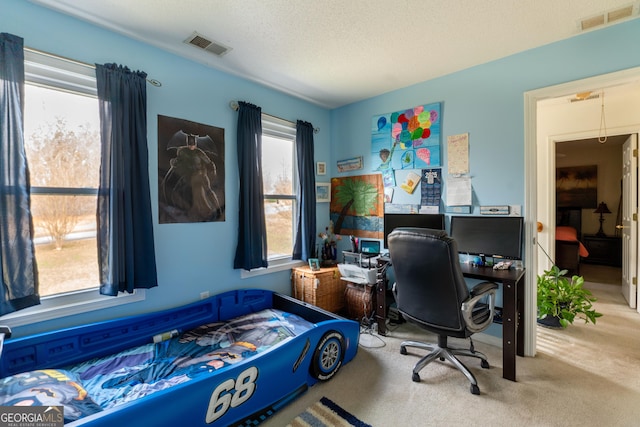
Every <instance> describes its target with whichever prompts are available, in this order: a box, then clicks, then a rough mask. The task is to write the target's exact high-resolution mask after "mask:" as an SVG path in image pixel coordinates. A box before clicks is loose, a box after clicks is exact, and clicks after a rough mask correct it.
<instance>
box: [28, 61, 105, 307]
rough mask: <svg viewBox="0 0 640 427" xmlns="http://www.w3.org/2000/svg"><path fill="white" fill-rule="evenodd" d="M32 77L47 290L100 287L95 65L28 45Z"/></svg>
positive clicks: (35, 184) (39, 252) (36, 191)
mask: <svg viewBox="0 0 640 427" xmlns="http://www.w3.org/2000/svg"><path fill="white" fill-rule="evenodd" d="M45 66H46V67H47V68H44V67H45ZM78 74H79V75H78ZM81 76H83V77H84V79H82V80H80V79H81ZM25 80H26V84H25V98H24V127H25V130H24V140H25V151H26V154H27V162H28V164H29V171H30V179H31V193H32V196H31V213H32V216H33V225H34V233H35V234H34V239H35V247H36V261H37V263H38V273H39V274H38V275H39V282H40V296H42V297H47V296H51V295H57V294H62V293H66V292H74V291H78V290H84V289H88V288H97V286H98V254H97V248H96V195H97V192H98V179H99V172H100V171H99V168H100V118H99V116H98V99H97V97H96V81H95V71H94V70H93V69H92V68H91V67H86V66H82V65H80V64H76V63H73V62H70V61H65V60H63V59H60V58H56V57H52V56H47V55H42V54H34V53H32V52H29V51H26V52H25ZM79 82H81V83H82V84H79Z"/></svg>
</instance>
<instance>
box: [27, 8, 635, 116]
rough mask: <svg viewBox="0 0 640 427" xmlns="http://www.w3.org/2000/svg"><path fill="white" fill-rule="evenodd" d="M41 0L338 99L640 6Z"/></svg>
mask: <svg viewBox="0 0 640 427" xmlns="http://www.w3.org/2000/svg"><path fill="white" fill-rule="evenodd" d="M30 1H31V2H32V3H35V4H39V5H42V6H45V7H49V8H52V9H54V10H57V11H60V12H63V13H66V14H69V15H72V16H76V17H78V18H81V19H84V20H87V21H89V22H92V23H94V24H96V25H99V26H103V27H106V28H108V29H111V30H113V31H116V32H118V33H121V34H124V35H127V36H129V37H132V38H134V39H137V40H140V41H143V42H146V43H148V44H151V45H154V46H157V47H160V48H162V49H164V50H167V51H169V52H172V53H175V54H177V55H180V56H183V57H186V58H189V59H191V60H193V61H197V62H200V63H203V64H205V65H207V66H210V67H212V68H216V69H219V70H223V71H226V72H229V73H232V74H235V75H238V76H242V77H244V78H247V79H250V80H252V81H256V82H259V83H261V84H264V85H267V86H269V87H272V88H275V89H277V90H280V91H283V92H286V93H289V94H292V95H294V96H297V97H300V98H302V99H306V100H308V101H311V102H313V103H315V104H318V105H321V106H324V107H328V108H335V107H339V106H342V105H345V104H349V103H352V102H355V101H359V100H362V99H366V98H369V97H372V96H376V95H379V94H382V93H385V92H389V91H392V90H395V89H399V88H402V87H406V86H410V85H412V84H415V83H419V82H422V81H425V80H429V79H432V78H435V77H439V76H442V75H446V74H449V73H452V72H455V71H458V70H462V69H465V68H469V67H472V66H474V65H478V64H482V63H486V62H489V61H492V60H495V59H499V58H503V57H506V56H509V55H512V54H514V53H517V52H522V51H525V50H528V49H531V48H535V47H538V46H542V45H545V44H548V43H552V42H555V41H558V40H562V39H566V38H569V37H572V36H575V35H577V34H579V33H580V32H581V30H580V28H579V21H581V20H583V19H585V18H590V17H593V16H594V15H597V14H602V13H603V12H606V11H611V10H616V9H619V8H621V7H623V6H628V5H633V8H634V9H633V10H634V17H635V16H637V9H638V2H637V0H636V1H633V0H631V1H630V0H455V1H451V0H403V1H402V0H349V1H347V0H313V1H303V0H268V1H266V0H30ZM618 22H620V21H618ZM600 28H601V27H600ZM594 30H595V29H594ZM592 31H593V30H592ZM194 32H198V33H199V34H201V35H203V36H205V37H206V38H208V39H210V40H212V41H215V42H218V43H221V44H222V45H225V46H228V47H230V48H231V49H232V50H231V51H229V52H228V53H227V54H226V55H224V56H222V57H218V56H215V55H213V54H211V53H209V52H207V51H204V50H202V49H199V48H196V47H194V46H191V45H188V44H185V43H184V41H185V40H186V39H187V38H189V37H190V36H191V35H192V34H193V33H194ZM149 71H150V73H151V74H152V70H149Z"/></svg>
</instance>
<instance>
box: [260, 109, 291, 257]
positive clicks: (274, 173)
mask: <svg viewBox="0 0 640 427" xmlns="http://www.w3.org/2000/svg"><path fill="white" fill-rule="evenodd" d="M295 139H296V128H295V125H294V124H292V123H291V122H288V121H285V120H281V119H278V118H275V117H272V116H269V115H266V114H263V115H262V173H263V176H262V181H263V186H264V214H265V221H266V225H267V249H268V259H269V261H270V262H273V261H277V260H290V259H291V254H292V252H293V244H294V241H293V239H294V234H295V232H294V227H295V212H296V195H295V188H296V176H297V174H296V169H295V164H296V162H295Z"/></svg>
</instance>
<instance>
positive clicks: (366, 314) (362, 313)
mask: <svg viewBox="0 0 640 427" xmlns="http://www.w3.org/2000/svg"><path fill="white" fill-rule="evenodd" d="M345 304H346V306H347V317H348V318H349V319H353V320H357V321H361V320H362V319H363V318H367V319H368V318H370V317H371V316H372V314H373V285H358V284H355V283H349V284H348V285H347V289H346V291H345Z"/></svg>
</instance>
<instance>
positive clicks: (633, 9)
mask: <svg viewBox="0 0 640 427" xmlns="http://www.w3.org/2000/svg"><path fill="white" fill-rule="evenodd" d="M637 14H638V4H637V2H634V3H632V4H629V5H626V6H624V7H621V8H619V9H615V10H609V11H606V12H602V13H600V14H598V15H594V16H590V17H588V18H584V19H581V20H580V21H578V27H580V29H581V30H582V31H587V30H590V29H592V28H595V27H600V26H604V25H609V24H614V23H615V22H616V21H620V20H624V19H627V18H632V17H633V16H634V15H637Z"/></svg>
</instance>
